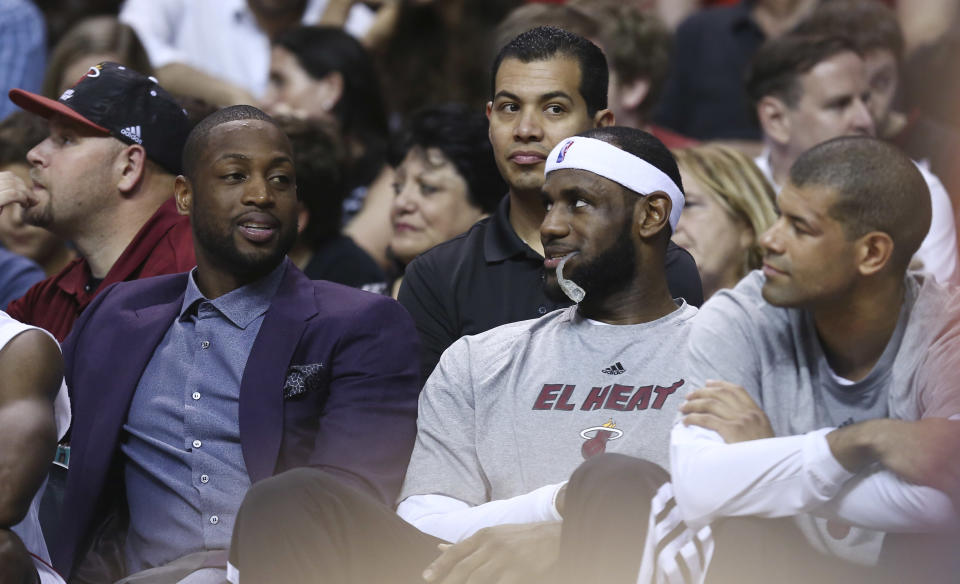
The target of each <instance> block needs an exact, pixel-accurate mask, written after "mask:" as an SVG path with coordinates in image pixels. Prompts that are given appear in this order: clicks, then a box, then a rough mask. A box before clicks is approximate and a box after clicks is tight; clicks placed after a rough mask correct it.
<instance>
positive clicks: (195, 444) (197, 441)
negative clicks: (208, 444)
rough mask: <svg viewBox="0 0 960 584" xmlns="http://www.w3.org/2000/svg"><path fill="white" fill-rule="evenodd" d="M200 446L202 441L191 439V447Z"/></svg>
mask: <svg viewBox="0 0 960 584" xmlns="http://www.w3.org/2000/svg"><path fill="white" fill-rule="evenodd" d="M201 446H203V442H200V441H199V440H194V441H193V447H194V448H200V447H201Z"/></svg>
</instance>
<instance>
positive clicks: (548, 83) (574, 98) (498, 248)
mask: <svg viewBox="0 0 960 584" xmlns="http://www.w3.org/2000/svg"><path fill="white" fill-rule="evenodd" d="M607 77H608V72H607V62H606V60H605V58H604V55H603V52H602V51H601V50H600V49H599V48H598V47H597V46H596V45H594V44H593V43H591V42H590V41H588V40H587V39H585V38H583V37H580V36H577V35H575V34H573V33H570V32H568V31H565V30H562V29H558V28H552V27H537V28H534V29H531V30H528V31H527V32H525V33H523V34H521V35H519V36H517V37H516V38H515V39H513V40H512V41H511V42H510V43H508V44H507V45H506V46H505V47H504V48H503V49H501V51H500V54H499V55H498V57H497V60H496V61H495V63H494V66H493V75H492V79H491V87H490V102H488V103H487V117H488V118H489V120H490V142H491V144H492V145H493V152H494V157H495V159H496V163H497V168H499V170H500V174H501V175H503V178H504V180H505V181H506V182H507V184H508V185H509V187H510V191H509V193H508V194H507V196H506V197H504V198H503V200H502V201H501V203H500V206H499V207H498V208H497V210H496V211H495V212H494V213H493V214H492V215H491V216H490V217H489V218H488V219H484V220H481V221H479V222H478V223H477V224H476V225H474V226H473V228H471V229H470V231H468V232H467V233H466V234H464V235H463V236H462V237H457V238H454V239H452V240H450V241H448V242H446V243H443V244H440V245H438V246H436V247H435V248H433V249H431V250H429V251H427V252H425V253H423V254H421V255H420V256H419V257H418V258H416V259H415V260H414V261H413V262H411V263H410V265H408V266H407V269H406V272H405V275H404V279H403V286H402V287H401V288H400V292H399V296H398V298H397V299H398V300H399V301H400V304H402V305H403V306H404V308H406V309H407V311H409V312H410V315H411V316H413V320H414V322H415V323H416V325H417V332H418V333H419V334H420V341H421V342H420V345H421V354H422V358H421V361H422V363H421V364H422V375H423V380H424V381H425V380H426V379H427V377H429V375H430V372H431V371H433V368H434V366H436V364H437V361H438V360H439V359H440V355H441V354H442V353H443V351H444V350H445V349H446V348H447V347H449V346H450V345H451V344H452V343H453V342H454V341H456V340H457V339H459V338H460V337H461V336H463V335H474V334H478V333H482V332H484V331H486V330H489V329H491V328H493V327H496V326H499V325H502V324H505V323H508V322H517V321H520V320H526V319H529V318H537V317H539V316H542V315H544V314H547V313H548V312H551V311H553V310H556V309H558V308H563V307H566V306H569V305H570V301H569V300H568V299H567V298H565V297H564V298H562V299H560V300H559V301H558V300H557V299H551V298H549V297H547V296H546V295H545V294H544V291H543V277H544V271H543V248H542V246H541V245H540V241H539V238H540V235H539V228H540V222H541V221H543V217H544V211H543V206H542V205H541V202H540V189H541V187H542V186H543V178H544V165H545V164H546V160H547V155H548V154H549V153H550V151H551V150H552V149H553V148H554V147H555V146H556V145H557V144H558V143H559V142H560V141H561V140H563V139H564V138H567V137H569V136H573V135H575V134H579V133H581V132H585V131H587V130H589V129H591V128H598V127H604V126H610V125H613V123H614V119H613V114H611V113H610V110H608V109H607V81H608V79H607ZM664 261H665V265H666V274H667V283H668V285H669V288H670V294H671V296H672V297H674V298H683V299H685V300H686V301H687V302H688V303H690V304H693V305H694V306H699V305H700V304H701V303H702V302H703V290H702V288H701V285H700V275H699V274H698V272H697V268H696V263H695V262H694V261H693V258H692V257H691V256H690V254H689V253H687V251H686V250H684V249H682V248H680V247H678V246H676V245H675V244H670V245H668V248H667V253H666V258H665V260H664Z"/></svg>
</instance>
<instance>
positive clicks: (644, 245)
mask: <svg viewBox="0 0 960 584" xmlns="http://www.w3.org/2000/svg"><path fill="white" fill-rule="evenodd" d="M546 175H547V177H546V182H545V184H544V187H543V197H544V202H545V205H546V208H547V213H546V218H545V219H544V221H543V223H542V225H541V227H540V236H541V240H542V242H543V245H544V251H545V259H544V265H545V267H546V268H547V274H546V281H547V289H548V291H552V294H553V295H560V294H569V295H572V296H576V295H577V294H576V292H573V291H572V290H573V289H575V288H576V287H580V289H581V291H583V292H585V296H583V297H581V298H580V299H579V300H578V299H577V298H574V300H578V302H579V303H578V304H576V305H574V306H571V307H569V308H565V309H560V310H557V311H555V312H552V313H549V314H546V315H544V316H542V317H540V318H539V319H535V320H529V321H523V322H519V323H512V324H507V325H504V326H501V327H497V328H495V329H492V330H490V331H487V332H486V333H482V334H479V335H475V336H466V337H464V338H462V339H460V340H459V341H457V342H455V343H454V344H453V345H452V346H451V347H450V348H449V349H448V350H447V351H446V352H444V354H443V356H442V357H441V359H440V363H439V365H438V367H437V369H436V370H435V371H434V373H433V374H432V375H431V376H430V378H429V380H428V381H427V383H426V385H425V387H424V389H423V393H422V395H421V399H420V409H419V419H418V431H417V442H416V445H415V447H414V452H413V455H412V458H411V461H410V465H409V467H408V469H407V475H406V480H405V482H404V487H403V489H402V492H401V495H400V505H399V507H398V509H397V513H394V512H393V510H392V509H390V508H388V507H386V506H384V505H382V504H377V503H376V502H374V501H373V500H372V499H369V498H367V497H364V496H362V495H360V494H358V493H356V492H350V491H349V490H347V489H345V488H343V487H341V486H339V485H337V484H336V483H335V482H334V481H331V480H329V479H328V478H325V477H324V476H323V473H322V472H318V471H298V472H296V473H291V474H287V475H282V476H280V477H278V478H276V479H271V480H268V481H263V482H262V483H260V484H259V485H257V486H254V488H253V490H252V491H251V492H250V494H248V496H247V498H246V500H245V501H244V504H243V507H242V508H241V511H240V513H239V516H238V519H237V524H236V527H235V529H234V539H233V544H232V546H231V564H233V565H234V566H235V567H238V568H239V576H240V580H242V581H243V582H244V583H248V582H250V581H254V582H261V581H268V580H273V581H283V582H301V581H302V582H320V581H322V582H382V581H391V582H401V583H402V582H422V581H423V579H426V580H427V581H428V582H446V583H453V582H467V581H470V582H493V581H497V582H539V581H541V580H542V579H548V581H556V580H555V576H554V575H553V574H552V571H553V570H554V568H555V563H556V561H557V559H558V557H561V556H562V557H564V558H574V559H575V558H576V557H577V556H578V555H584V554H586V555H591V556H594V554H598V555H597V556H594V557H595V559H599V557H600V556H602V555H604V554H606V553H607V552H608V551H609V549H607V548H604V549H598V550H594V549H592V547H591V546H592V544H593V542H594V541H596V537H595V535H596V532H595V531H593V530H592V529H591V528H590V527H589V526H590V525H591V524H590V521H589V517H587V518H581V517H580V516H581V515H590V513H589V507H590V504H591V501H589V499H588V498H582V497H580V495H578V493H580V492H581V491H582V489H581V488H579V487H578V486H577V484H578V480H577V476H578V475H577V474H576V473H574V471H575V470H577V469H578V467H580V468H584V467H586V466H589V464H590V461H591V460H594V459H595V458H602V457H598V456H597V455H600V454H602V453H604V452H608V453H622V454H630V455H635V456H643V457H645V458H648V459H650V460H653V461H655V462H657V463H659V464H660V465H663V466H666V465H667V464H668V457H667V453H668V446H669V433H670V428H671V427H672V425H673V421H674V419H675V418H676V416H677V415H678V410H677V408H678V405H679V403H681V402H682V400H683V395H684V394H685V392H686V383H685V380H684V373H683V371H684V359H683V350H684V347H685V346H686V337H687V331H688V330H689V328H690V326H689V321H690V319H691V317H693V315H694V314H695V313H696V309H695V308H693V307H691V306H689V305H687V304H686V303H685V302H683V301H682V300H681V301H679V303H678V302H675V301H674V300H673V299H672V298H671V297H670V293H669V289H668V286H667V281H666V275H665V265H664V263H665V254H666V249H667V245H668V241H669V235H670V233H671V232H672V229H673V226H675V225H676V222H677V220H678V219H679V217H680V211H681V209H682V207H683V193H682V190H681V183H680V178H679V175H678V171H677V167H676V162H675V161H674V159H673V157H672V155H671V154H670V153H669V151H668V150H667V149H666V147H664V146H663V144H662V143H660V141H659V140H657V139H656V138H654V137H653V136H651V135H650V134H647V133H646V132H642V131H640V130H635V129H631V128H600V129H595V130H590V131H588V132H586V133H584V134H582V135H579V136H576V137H573V138H568V139H566V140H562V141H560V143H559V144H558V145H557V146H556V147H555V148H554V149H553V151H552V152H551V153H550V154H549V156H548V157H547V158H546ZM559 271H562V273H563V276H564V277H565V278H569V281H566V280H564V281H563V283H562V284H561V278H560V277H559V275H558V272H559ZM571 282H573V283H571ZM561 290H563V292H561ZM607 456H612V454H608V455H607ZM585 459H587V462H586V463H584V460H585ZM648 464H649V467H650V469H652V472H653V474H654V475H656V476H655V478H654V479H653V480H652V481H650V482H651V492H653V491H655V490H656V488H657V487H658V486H659V484H661V483H663V482H665V480H666V472H665V471H663V470H662V469H659V468H657V467H656V466H655V465H654V464H652V463H648ZM578 472H579V471H578ZM571 473H574V479H572V480H571V483H570V484H571V487H570V489H569V493H568V492H567V491H568V489H565V488H564V486H563V485H564V484H565V483H566V480H567V479H568V478H570V476H571ZM644 508H646V511H645V512H643V511H642V510H643V509H644ZM649 509H650V499H649V497H648V498H647V500H646V501H641V502H640V504H637V505H631V510H624V511H623V513H621V515H622V516H623V517H624V518H627V517H630V518H631V519H629V520H625V522H626V523H628V524H629V527H630V528H631V529H632V525H633V524H635V522H637V521H643V524H644V525H645V524H646V521H645V520H644V519H642V518H641V519H639V520H637V519H634V515H633V512H634V511H640V512H641V516H645V514H646V515H649V514H650V512H649ZM561 512H562V513H563V521H562V522H561ZM568 514H572V516H573V523H574V528H573V530H572V532H571V531H570V530H569V529H568V527H569V525H568V522H567V519H568ZM653 514H656V510H655V511H654V513H653ZM561 525H562V528H561ZM596 527H597V528H598V529H603V528H605V527H607V525H603V526H600V525H597V526H596ZM561 531H562V533H561ZM450 544H454V545H450ZM438 545H439V548H440V549H438ZM561 548H562V549H563V550H564V553H562V554H561V553H560V552H559V550H560V549H561ZM616 551H618V552H626V553H627V554H629V555H630V556H635V555H636V550H632V549H628V550H616ZM603 563H604V565H605V568H604V570H603V572H602V575H603V577H604V578H610V577H611V573H612V571H614V570H615V569H616V568H615V567H614V565H616V566H617V567H618V568H619V567H620V566H621V565H624V566H626V568H624V569H625V570H626V574H627V576H628V578H629V579H631V580H632V579H635V578H636V566H635V565H633V566H631V565H628V564H625V563H623V562H617V561H612V562H611V561H604V562H603ZM578 565H579V566H586V564H583V563H582V562H580V563H578ZM589 573H590V574H591V575H593V576H599V575H600V574H594V572H593V568H590V572H589ZM564 575H565V576H569V575H570V574H569V572H568V571H567V570H565V571H564ZM588 580H589V578H588ZM234 581H236V579H234ZM575 581H579V582H583V581H586V580H584V579H582V578H576V580H575Z"/></svg>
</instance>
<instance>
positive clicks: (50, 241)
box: [0, 111, 77, 300]
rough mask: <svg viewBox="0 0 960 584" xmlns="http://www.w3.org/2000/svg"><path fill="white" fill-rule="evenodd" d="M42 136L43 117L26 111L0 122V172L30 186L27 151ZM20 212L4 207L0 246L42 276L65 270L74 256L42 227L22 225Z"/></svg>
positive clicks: (0, 216) (44, 129)
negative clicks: (36, 268)
mask: <svg viewBox="0 0 960 584" xmlns="http://www.w3.org/2000/svg"><path fill="white" fill-rule="evenodd" d="M46 137H47V123H46V122H45V121H44V120H43V118H40V117H37V116H33V115H30V114H28V113H26V112H22V111H20V112H15V113H14V114H13V115H11V116H10V117H8V118H7V119H5V120H3V121H2V122H0V173H2V172H10V173H13V174H14V175H16V176H17V177H19V179H20V180H21V181H23V183H24V184H30V183H31V179H30V164H29V163H28V162H27V152H29V151H30V150H31V149H32V148H33V147H34V146H36V145H37V144H39V143H40V142H42V141H43V139H44V138H46ZM23 212H24V210H23V206H22V205H8V206H7V207H5V208H4V209H3V212H2V213H0V243H2V244H3V246H4V247H6V248H7V249H8V250H10V251H12V252H14V253H17V254H19V255H22V256H24V257H26V258H29V259H31V260H33V261H34V262H36V263H38V264H40V267H41V268H42V269H43V271H44V272H45V273H46V275H47V276H52V275H54V274H56V273H57V272H59V271H60V270H62V269H63V268H64V267H66V265H67V264H68V263H70V262H71V261H72V260H73V258H75V257H76V255H77V254H76V252H75V251H74V250H73V248H71V247H69V246H68V245H67V244H66V242H65V241H64V240H63V239H61V238H60V237H57V236H56V235H54V234H53V233H51V232H50V231H48V230H46V229H44V228H43V227H37V226H35V225H30V224H29V223H26V222H25V221H24V218H23ZM41 279H42V278H41ZM38 281H39V280H38ZM24 292H26V290H24ZM21 296H22V294H21ZM19 297H20V296H16V297H15V298H19ZM11 300H12V298H11Z"/></svg>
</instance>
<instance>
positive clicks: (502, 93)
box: [493, 89, 573, 101]
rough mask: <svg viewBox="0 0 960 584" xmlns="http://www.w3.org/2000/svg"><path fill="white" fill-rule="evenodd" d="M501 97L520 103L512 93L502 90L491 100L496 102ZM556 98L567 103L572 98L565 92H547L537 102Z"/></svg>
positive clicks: (518, 97) (518, 98)
mask: <svg viewBox="0 0 960 584" xmlns="http://www.w3.org/2000/svg"><path fill="white" fill-rule="evenodd" d="M501 97H504V98H506V99H512V100H514V101H521V99H520V96H518V95H515V94H513V93H510V92H509V91H506V90H503V89H501V90H500V91H498V92H497V94H496V95H494V96H493V100H494V101H496V100H498V99H500V98H501ZM557 98H563V99H566V100H569V101H573V98H572V97H570V94H568V93H567V92H565V91H550V92H548V93H544V94H543V95H541V96H540V99H539V100H540V101H549V100H551V99H557Z"/></svg>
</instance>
